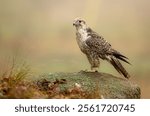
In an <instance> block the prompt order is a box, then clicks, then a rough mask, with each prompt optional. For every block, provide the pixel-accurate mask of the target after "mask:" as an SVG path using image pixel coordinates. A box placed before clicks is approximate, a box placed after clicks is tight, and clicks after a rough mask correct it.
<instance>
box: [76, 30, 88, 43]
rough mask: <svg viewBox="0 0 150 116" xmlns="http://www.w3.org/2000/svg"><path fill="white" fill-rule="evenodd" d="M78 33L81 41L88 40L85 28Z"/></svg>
mask: <svg viewBox="0 0 150 116" xmlns="http://www.w3.org/2000/svg"><path fill="white" fill-rule="evenodd" d="M78 33H79V34H80V36H81V38H80V39H81V41H86V40H87V39H88V34H87V31H86V29H83V28H80V29H78Z"/></svg>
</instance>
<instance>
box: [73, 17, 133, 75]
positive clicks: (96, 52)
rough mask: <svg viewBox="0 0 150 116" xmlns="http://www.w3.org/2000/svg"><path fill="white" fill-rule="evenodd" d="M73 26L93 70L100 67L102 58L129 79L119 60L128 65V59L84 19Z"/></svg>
mask: <svg viewBox="0 0 150 116" xmlns="http://www.w3.org/2000/svg"><path fill="white" fill-rule="evenodd" d="M73 25H74V26H75V27H76V40H77V43H78V45H79V48H80V50H81V51H82V52H83V53H84V54H85V55H86V56H87V58H88V60H89V63H90V64H91V70H93V69H95V68H98V67H99V66H100V58H101V59H103V60H107V61H108V62H110V63H111V64H112V65H113V66H114V68H115V69H116V70H117V71H118V72H119V73H120V74H123V75H124V77H126V78H129V74H128V72H127V71H126V70H125V69H124V67H123V66H122V64H121V63H120V61H119V60H122V61H124V62H126V63H128V64H130V63H129V62H128V61H127V57H125V56H124V55H122V54H121V53H119V52H118V51H116V50H114V49H113V48H112V47H111V45H110V44H109V43H108V42H107V41H106V40H105V39H104V38H103V37H102V36H100V35H99V34H97V33H96V32H94V31H93V30H92V29H91V28H89V27H88V26H87V25H86V22H85V21H84V20H83V19H80V18H77V19H75V20H74V22H73Z"/></svg>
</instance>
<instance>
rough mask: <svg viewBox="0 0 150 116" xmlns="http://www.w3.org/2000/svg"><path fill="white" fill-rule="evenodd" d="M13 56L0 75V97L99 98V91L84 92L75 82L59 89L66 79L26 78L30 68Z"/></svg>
mask: <svg viewBox="0 0 150 116" xmlns="http://www.w3.org/2000/svg"><path fill="white" fill-rule="evenodd" d="M16 61H17V60H16V59H15V58H13V60H12V63H11V66H10V64H9V63H8V62H7V63H8V64H7V66H8V67H7V68H6V69H5V71H4V70H3V71H4V72H1V77H0V98H11V99H12V98H13V99H25V98H26V99H28V98H56V99H61V98H64V99H68V98H100V96H99V94H97V93H99V92H98V91H99V90H97V91H95V92H94V93H89V92H86V91H84V90H83V89H82V87H81V86H80V85H79V84H77V83H75V85H74V87H72V88H69V89H65V90H63V91H61V89H60V85H63V84H66V83H67V80H66V79H60V80H58V79H56V80H55V81H48V80H46V79H41V80H38V81H31V80H28V79H27V77H29V76H30V68H29V66H28V65H26V63H22V64H21V65H19V67H18V64H17V62H16Z"/></svg>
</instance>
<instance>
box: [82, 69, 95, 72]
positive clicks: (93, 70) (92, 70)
mask: <svg viewBox="0 0 150 116" xmlns="http://www.w3.org/2000/svg"><path fill="white" fill-rule="evenodd" d="M84 72H92V73H94V72H98V70H97V69H91V70H88V69H86V70H85V71H84Z"/></svg>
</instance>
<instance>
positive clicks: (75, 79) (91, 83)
mask: <svg viewBox="0 0 150 116" xmlns="http://www.w3.org/2000/svg"><path fill="white" fill-rule="evenodd" d="M41 78H42V79H47V80H49V81H51V82H54V81H55V80H57V81H58V80H66V83H65V84H60V89H61V91H64V90H65V89H66V88H73V87H78V88H82V90H84V91H86V92H88V93H89V94H93V96H92V98H105V99H139V98H140V96H141V90H140V88H139V86H138V85H136V84H134V83H132V82H131V81H130V80H128V79H126V78H123V77H121V78H120V77H116V76H113V75H111V74H106V73H100V72H84V71H81V72H75V73H50V74H44V75H41V76H40V79H41Z"/></svg>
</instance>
